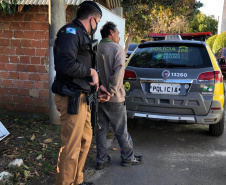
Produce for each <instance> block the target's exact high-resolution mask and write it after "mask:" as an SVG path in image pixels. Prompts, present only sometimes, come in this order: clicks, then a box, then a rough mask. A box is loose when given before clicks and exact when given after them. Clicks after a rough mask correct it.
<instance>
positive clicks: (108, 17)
mask: <svg viewBox="0 0 226 185" xmlns="http://www.w3.org/2000/svg"><path fill="white" fill-rule="evenodd" d="M98 5H99V6H100V8H101V10H102V18H101V20H100V22H99V24H98V28H97V31H96V33H95V34H94V38H95V39H98V42H100V40H101V34H100V29H101V28H102V26H103V25H104V24H105V23H106V22H107V21H111V22H113V23H115V24H116V26H117V28H118V30H119V32H120V34H119V37H120V42H119V44H120V45H121V46H122V47H124V35H125V19H124V18H122V17H120V16H118V15H117V14H115V13H114V12H112V11H110V10H108V9H106V8H105V7H103V6H101V5H100V4H98Z"/></svg>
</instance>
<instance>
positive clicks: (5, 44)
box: [0, 38, 10, 46]
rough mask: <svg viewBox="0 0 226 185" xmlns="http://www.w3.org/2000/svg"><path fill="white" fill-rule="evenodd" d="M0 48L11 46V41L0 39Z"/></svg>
mask: <svg viewBox="0 0 226 185" xmlns="http://www.w3.org/2000/svg"><path fill="white" fill-rule="evenodd" d="M0 46H10V42H9V39H7V38H6V39H0Z"/></svg>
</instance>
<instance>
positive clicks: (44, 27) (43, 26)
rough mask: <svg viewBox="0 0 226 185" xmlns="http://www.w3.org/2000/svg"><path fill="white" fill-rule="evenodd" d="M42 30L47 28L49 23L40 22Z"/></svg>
mask: <svg viewBox="0 0 226 185" xmlns="http://www.w3.org/2000/svg"><path fill="white" fill-rule="evenodd" d="M42 30H49V23H48V22H47V23H42Z"/></svg>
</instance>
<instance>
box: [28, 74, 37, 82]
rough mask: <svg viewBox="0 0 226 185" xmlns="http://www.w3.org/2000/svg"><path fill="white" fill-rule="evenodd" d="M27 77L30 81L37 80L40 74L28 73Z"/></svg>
mask: <svg viewBox="0 0 226 185" xmlns="http://www.w3.org/2000/svg"><path fill="white" fill-rule="evenodd" d="M28 79H29V80H31V81H39V80H40V75H39V74H29V75H28Z"/></svg>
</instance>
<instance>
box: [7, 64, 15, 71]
mask: <svg viewBox="0 0 226 185" xmlns="http://www.w3.org/2000/svg"><path fill="white" fill-rule="evenodd" d="M16 67H17V65H16V64H6V70H7V71H16Z"/></svg>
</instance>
